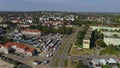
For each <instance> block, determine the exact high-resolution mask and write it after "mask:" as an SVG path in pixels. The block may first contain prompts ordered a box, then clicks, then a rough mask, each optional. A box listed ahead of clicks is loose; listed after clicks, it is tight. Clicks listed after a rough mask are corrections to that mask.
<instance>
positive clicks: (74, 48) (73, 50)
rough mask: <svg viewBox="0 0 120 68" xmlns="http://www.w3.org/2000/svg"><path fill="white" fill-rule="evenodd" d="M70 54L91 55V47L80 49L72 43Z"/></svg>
mask: <svg viewBox="0 0 120 68" xmlns="http://www.w3.org/2000/svg"><path fill="white" fill-rule="evenodd" d="M69 54H71V55H87V54H89V55H93V49H82V50H78V49H77V46H76V45H75V44H73V45H72V47H71V50H70V53H69Z"/></svg>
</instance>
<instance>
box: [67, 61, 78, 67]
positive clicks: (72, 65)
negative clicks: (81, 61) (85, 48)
mask: <svg viewBox="0 0 120 68" xmlns="http://www.w3.org/2000/svg"><path fill="white" fill-rule="evenodd" d="M74 61H75V62H78V60H77V59H74ZM76 65H77V63H71V61H70V60H68V67H67V68H76Z"/></svg>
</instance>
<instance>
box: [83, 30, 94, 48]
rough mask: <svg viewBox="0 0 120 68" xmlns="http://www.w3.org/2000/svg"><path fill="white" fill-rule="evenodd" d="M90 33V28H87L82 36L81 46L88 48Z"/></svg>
mask: <svg viewBox="0 0 120 68" xmlns="http://www.w3.org/2000/svg"><path fill="white" fill-rule="evenodd" d="M91 35H92V29H91V28H88V30H87V32H86V34H85V36H84V38H83V48H87V49H89V48H90V45H91Z"/></svg>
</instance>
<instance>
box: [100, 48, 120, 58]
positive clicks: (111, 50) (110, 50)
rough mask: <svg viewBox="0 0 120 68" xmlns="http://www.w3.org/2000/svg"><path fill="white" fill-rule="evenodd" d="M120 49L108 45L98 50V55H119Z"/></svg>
mask: <svg viewBox="0 0 120 68" xmlns="http://www.w3.org/2000/svg"><path fill="white" fill-rule="evenodd" d="M119 54H120V50H119V48H117V47H114V46H108V47H106V48H105V49H104V50H102V51H101V52H100V55H116V56H119Z"/></svg>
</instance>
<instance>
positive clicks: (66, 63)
mask: <svg viewBox="0 0 120 68" xmlns="http://www.w3.org/2000/svg"><path fill="white" fill-rule="evenodd" d="M67 65H68V60H67V59H66V60H65V61H64V67H67Z"/></svg>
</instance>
